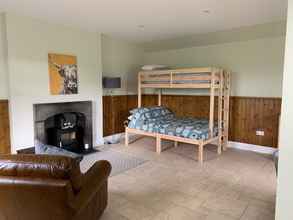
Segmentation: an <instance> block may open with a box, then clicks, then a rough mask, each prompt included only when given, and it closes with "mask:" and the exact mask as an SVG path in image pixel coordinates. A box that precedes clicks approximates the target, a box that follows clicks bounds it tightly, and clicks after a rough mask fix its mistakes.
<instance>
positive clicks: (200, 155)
mask: <svg viewBox="0 0 293 220" xmlns="http://www.w3.org/2000/svg"><path fill="white" fill-rule="evenodd" d="M198 162H199V163H200V164H203V141H201V143H200V144H199V146H198Z"/></svg>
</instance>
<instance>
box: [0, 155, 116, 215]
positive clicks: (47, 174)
mask: <svg viewBox="0 0 293 220" xmlns="http://www.w3.org/2000/svg"><path fill="white" fill-rule="evenodd" d="M110 172H111V165H110V163H109V162H107V161H98V162H96V163H95V164H94V165H93V166H92V167H91V168H90V169H89V171H88V172H87V173H86V174H82V173H81V171H80V167H79V163H78V162H77V161H76V160H74V159H71V158H69V157H61V156H47V155H1V156H0V220H69V219H70V220H81V219H82V220H96V219H99V217H100V216H101V215H102V213H103V211H104V209H105V208H106V206H107V198H108V192H107V191H108V190H107V186H108V176H109V174H110Z"/></svg>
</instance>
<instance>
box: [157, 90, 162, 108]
mask: <svg viewBox="0 0 293 220" xmlns="http://www.w3.org/2000/svg"><path fill="white" fill-rule="evenodd" d="M161 105H162V89H159V93H158V106H161Z"/></svg>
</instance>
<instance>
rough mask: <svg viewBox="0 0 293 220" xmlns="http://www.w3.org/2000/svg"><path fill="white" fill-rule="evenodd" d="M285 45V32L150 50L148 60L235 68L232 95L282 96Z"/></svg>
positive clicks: (186, 65) (156, 62)
mask: <svg viewBox="0 0 293 220" xmlns="http://www.w3.org/2000/svg"><path fill="white" fill-rule="evenodd" d="M284 47H285V36H279V37H271V38H261V39H255V40H249V41H242V42H232V43H223V44H216V45H210V46H197V47H190V48H183V49H174V50H163V51H154V52H146V53H145V54H144V63H145V64H166V65H169V66H170V67H193V66H194V67H203V66H218V67H223V68H226V69H230V70H232V72H233V74H232V95H235V96H259V97H281V95H282V75H283V60H284ZM168 92H170V91H168ZM176 92H177V93H178V92H180V93H190V92H191V91H190V90H189V91H186V90H183V91H182V90H181V91H176Z"/></svg>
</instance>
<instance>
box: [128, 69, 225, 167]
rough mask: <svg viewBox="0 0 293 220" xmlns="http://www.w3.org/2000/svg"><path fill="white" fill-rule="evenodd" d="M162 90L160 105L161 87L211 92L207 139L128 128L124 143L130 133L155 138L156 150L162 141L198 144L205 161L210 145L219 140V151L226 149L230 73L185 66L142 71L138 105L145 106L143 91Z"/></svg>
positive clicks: (200, 160) (158, 150) (199, 154)
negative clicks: (207, 146)
mask: <svg viewBox="0 0 293 220" xmlns="http://www.w3.org/2000/svg"><path fill="white" fill-rule="evenodd" d="M145 88H156V89H159V93H158V106H161V105H162V89H207V90H208V91H209V95H210V109H209V121H208V123H209V133H208V138H207V139H201V140H196V139H190V138H184V137H179V136H173V135H166V134H161V133H152V132H146V131H143V130H140V129H134V128H129V127H128V126H127V127H126V129H125V145H126V146H128V144H129V134H130V133H132V134H138V135H143V136H150V137H154V138H156V152H157V153H159V154H160V153H161V151H162V148H161V140H162V139H163V140H171V141H174V142H175V147H177V146H178V143H179V142H182V143H188V144H194V145H196V146H198V148H199V151H198V152H199V153H198V161H199V162H200V163H203V151H204V147H205V145H207V144H210V143H214V142H217V144H218V150H217V152H218V154H221V153H222V150H226V147H227V143H228V132H229V98H230V72H229V71H225V70H223V69H220V68H213V67H207V68H185V69H173V70H154V71H142V72H139V74H138V107H139V108H140V107H141V105H142V90H143V89H145ZM215 96H218V108H217V109H218V111H217V112H215V109H216V108H215ZM215 113H217V114H218V122H217V126H218V132H217V135H216V136H215V135H214V132H213V131H214V130H213V129H214V125H215Z"/></svg>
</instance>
